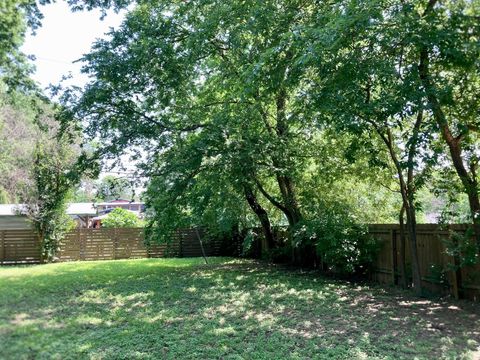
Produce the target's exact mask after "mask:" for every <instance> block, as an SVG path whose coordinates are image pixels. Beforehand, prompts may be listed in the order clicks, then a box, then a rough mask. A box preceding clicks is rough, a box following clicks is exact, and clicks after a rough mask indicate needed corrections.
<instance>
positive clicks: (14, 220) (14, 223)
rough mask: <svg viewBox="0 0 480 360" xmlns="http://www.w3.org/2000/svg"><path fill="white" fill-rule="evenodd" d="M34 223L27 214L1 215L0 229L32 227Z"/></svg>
mask: <svg viewBox="0 0 480 360" xmlns="http://www.w3.org/2000/svg"><path fill="white" fill-rule="evenodd" d="M31 227H32V224H31V223H30V222H29V221H28V219H27V218H26V217H25V216H17V215H14V216H12V215H0V230H11V229H30V228H31Z"/></svg>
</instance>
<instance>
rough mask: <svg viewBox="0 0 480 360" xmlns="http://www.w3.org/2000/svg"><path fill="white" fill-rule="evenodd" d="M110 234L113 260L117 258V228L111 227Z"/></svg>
mask: <svg viewBox="0 0 480 360" xmlns="http://www.w3.org/2000/svg"><path fill="white" fill-rule="evenodd" d="M112 232H113V234H112V236H113V260H117V247H118V239H117V228H113V229H112Z"/></svg>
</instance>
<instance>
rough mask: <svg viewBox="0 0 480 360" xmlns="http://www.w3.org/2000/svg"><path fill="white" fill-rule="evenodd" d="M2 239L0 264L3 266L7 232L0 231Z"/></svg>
mask: <svg viewBox="0 0 480 360" xmlns="http://www.w3.org/2000/svg"><path fill="white" fill-rule="evenodd" d="M0 239H1V241H2V257H0V264H2V265H3V262H4V260H5V230H3V231H0Z"/></svg>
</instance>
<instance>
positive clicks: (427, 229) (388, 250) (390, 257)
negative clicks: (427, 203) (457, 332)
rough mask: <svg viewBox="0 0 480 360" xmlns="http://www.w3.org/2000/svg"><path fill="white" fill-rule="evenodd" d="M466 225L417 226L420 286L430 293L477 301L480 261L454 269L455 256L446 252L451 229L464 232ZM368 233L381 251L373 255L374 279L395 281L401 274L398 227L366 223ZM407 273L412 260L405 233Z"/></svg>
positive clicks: (387, 282) (395, 282) (479, 297)
mask: <svg viewBox="0 0 480 360" xmlns="http://www.w3.org/2000/svg"><path fill="white" fill-rule="evenodd" d="M466 229H467V226H466V225H451V226H449V227H447V228H445V227H442V226H439V225H436V224H435V225H433V224H420V225H417V251H418V257H419V265H420V274H421V276H422V285H423V286H424V288H425V289H426V290H427V291H429V292H430V293H434V294H445V295H446V294H451V295H453V296H454V297H456V298H459V297H461V298H467V299H472V300H476V301H480V264H477V265H475V266H470V267H464V268H462V269H461V270H456V271H455V268H454V266H453V265H454V264H455V263H456V261H457V260H456V259H455V258H454V257H452V256H449V255H447V251H446V250H447V249H446V245H445V241H446V240H447V239H449V237H450V235H451V231H455V232H459V233H465V231H466ZM369 230H370V234H371V235H372V236H373V237H374V238H375V239H377V241H378V242H379V245H380V252H379V254H378V256H377V258H376V262H375V269H374V272H373V274H372V277H373V280H374V281H376V282H379V283H383V284H398V283H401V281H402V278H401V274H400V271H399V270H400V269H399V268H400V267H399V264H400V228H399V225H394V224H384V225H383V224H376V225H370V226H369ZM405 258H406V273H407V277H409V279H408V281H410V277H411V261H410V244H409V241H408V235H407V239H406V256H405Z"/></svg>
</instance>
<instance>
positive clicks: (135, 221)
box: [102, 208, 142, 228]
mask: <svg viewBox="0 0 480 360" xmlns="http://www.w3.org/2000/svg"><path fill="white" fill-rule="evenodd" d="M141 224H142V222H141V220H140V219H139V218H138V217H137V215H135V214H134V213H133V212H131V211H128V210H125V209H122V208H115V209H113V210H112V211H111V212H110V213H109V214H108V215H107V217H106V218H105V219H103V220H102V226H103V227H107V228H125V227H140V226H141Z"/></svg>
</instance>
